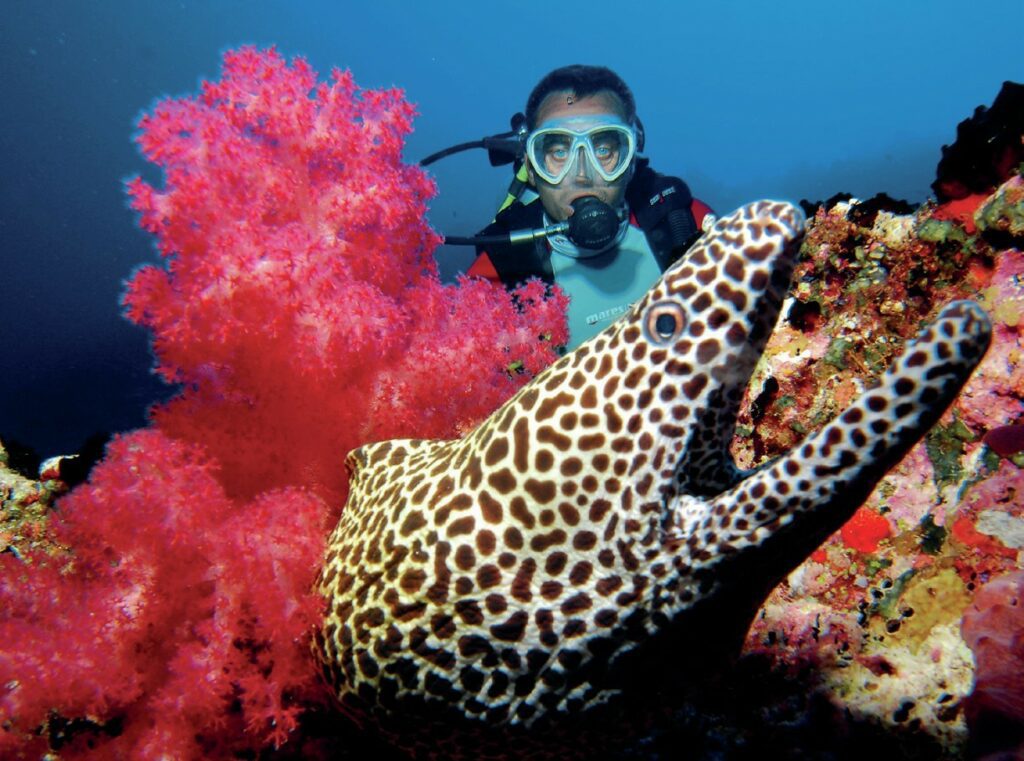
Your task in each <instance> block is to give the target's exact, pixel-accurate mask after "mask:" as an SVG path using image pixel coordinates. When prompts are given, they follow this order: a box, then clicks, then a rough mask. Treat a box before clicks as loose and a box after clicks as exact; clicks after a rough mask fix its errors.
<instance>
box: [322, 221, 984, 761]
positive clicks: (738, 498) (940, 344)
mask: <svg viewBox="0 0 1024 761" xmlns="http://www.w3.org/2000/svg"><path fill="white" fill-rule="evenodd" d="M803 226H804V219H803V215H802V213H801V212H800V210H799V209H797V208H795V207H794V206H791V205H790V204H786V203H780V202H774V201H760V202H757V203H754V204H751V205H749V206H745V207H743V208H741V209H739V210H737V211H736V212H734V213H733V214H731V215H730V216H728V217H724V218H723V219H721V220H719V221H718V223H717V224H716V225H715V226H714V228H713V229H712V230H710V231H709V232H708V233H707V234H706V235H705V236H704V237H703V238H702V239H701V240H700V241H699V242H698V243H697V244H696V245H695V246H693V248H691V249H690V250H689V251H688V252H687V253H686V255H685V256H684V257H683V258H682V259H681V260H680V261H679V262H677V263H676V264H674V265H673V266H672V267H671V268H669V270H667V271H666V272H665V274H664V275H663V276H662V278H661V279H660V280H659V281H658V282H657V283H655V284H654V286H653V287H652V288H651V290H650V291H649V292H648V293H647V294H646V295H645V296H644V298H642V299H641V300H640V301H639V302H638V303H637V304H635V305H634V307H633V308H632V309H631V311H630V312H628V313H627V314H626V315H624V316H623V317H622V318H621V319H620V320H619V321H618V322H616V323H615V324H614V325H612V326H610V327H609V328H608V329H607V330H605V331H604V332H603V333H601V334H599V335H597V336H595V337H594V338H593V339H591V340H590V341H588V342H586V343H585V344H583V345H582V346H580V347H579V348H578V349H577V350H575V351H574V352H572V353H570V354H568V355H566V356H565V357H563V358H561V359H560V360H559V361H558V362H556V363H554V364H553V365H551V366H550V367H549V368H547V369H546V370H545V371H544V372H542V373H540V374H539V375H538V376H537V377H536V378H534V379H533V381H532V382H530V383H529V384H528V385H526V386H524V387H523V388H522V389H520V391H519V392H518V393H517V394H516V395H515V396H513V397H512V398H511V399H510V400H509V401H508V402H506V403H505V404H504V405H503V406H502V407H500V408H499V409H498V410H497V411H496V412H494V414H493V415H491V416H490V417H489V418H488V419H487V420H485V421H484V422H483V423H481V424H480V425H479V426H478V427H477V428H476V429H475V430H473V431H471V432H470V433H469V434H468V435H466V436H465V437H463V438H462V439H459V440H455V441H412V440H401V441H385V442H380V443H377V444H370V445H368V446H364V447H362V448H360V449H357V450H355V451H354V452H352V453H351V454H350V455H349V458H348V460H347V464H348V467H349V469H350V471H351V476H352V477H351V483H350V494H349V499H348V503H347V504H346V506H345V508H344V510H343V512H342V515H341V518H340V520H339V522H338V526H337V528H336V529H335V531H334V533H333V534H332V536H331V537H330V540H329V542H328V552H327V556H326V559H325V561H324V566H323V570H322V574H321V578H320V582H319V589H320V591H321V592H322V593H323V595H324V597H325V598H326V600H327V603H328V608H327V612H326V616H325V620H324V625H323V628H322V630H321V631H320V632H319V635H318V637H317V642H316V651H317V654H318V655H319V657H320V659H321V662H322V665H323V671H324V675H325V677H326V678H327V680H328V682H329V683H330V684H331V686H332V688H333V690H334V691H335V693H336V695H337V697H338V700H339V702H340V704H341V706H342V708H343V710H344V711H345V712H346V713H350V714H352V715H356V716H359V717H362V718H364V719H366V720H368V721H369V722H370V723H371V724H372V725H375V726H376V727H377V728H378V729H379V730H380V731H382V732H383V733H384V734H385V735H386V736H388V737H390V738H391V739H392V740H393V741H394V742H395V743H396V744H398V745H400V746H402V747H404V748H406V749H408V750H409V751H410V752H412V753H413V754H415V755H417V756H420V757H424V758H503V757H508V756H512V757H523V756H527V755H529V757H531V758H540V757H551V758H570V757H594V755H595V754H598V755H600V754H603V753H605V752H606V751H607V748H608V747H610V745H609V744H610V743H613V742H615V741H617V740H618V739H620V738H625V737H626V736H628V735H629V733H630V732H631V731H639V730H641V729H642V728H643V727H644V726H645V723H646V721H647V719H648V718H649V717H651V716H653V715H654V714H656V713H657V712H658V711H659V710H660V709H662V708H663V707H664V706H665V705H669V704H671V703H672V702H673V701H674V700H676V699H679V698H680V697H681V693H685V691H686V689H688V688H689V687H691V686H694V685H696V686H697V687H698V688H699V684H700V680H701V678H702V675H703V674H706V673H707V672H708V671H709V670H710V671H714V670H715V669H716V668H720V667H721V666H722V665H723V664H724V663H727V662H728V659H729V658H730V657H731V656H733V655H735V653H736V652H737V651H738V648H739V645H740V642H741V641H742V637H743V635H744V633H745V632H746V630H747V628H748V626H749V624H750V621H751V618H752V617H753V615H754V613H755V612H756V610H757V607H758V606H759V605H760V604H761V602H763V599H764V596H765V595H766V594H767V593H768V591H769V590H770V589H771V587H772V586H773V585H774V584H776V583H777V582H778V580H779V579H780V578H782V577H783V576H784V575H785V574H786V573H788V572H789V571H790V570H792V569H793V568H794V567H796V566H797V565H798V564H799V563H800V562H802V561H803V560H804V558H806V557H807V555H808V554H810V553H811V552H812V551H813V550H814V549H815V547H817V546H818V544H820V542H821V541H823V540H824V539H825V538H826V537H827V536H828V535H829V534H830V533H831V532H832V531H834V530H835V529H836V528H838V527H839V526H840V525H842V523H843V522H844V521H845V520H846V519H847V518H848V517H849V516H850V515H851V514H852V513H853V511H854V510H856V508H857V506H858V505H859V504H861V502H862V501H863V500H864V498H865V497H866V496H867V495H868V493H869V492H870V491H871V489H872V488H873V487H874V485H875V483H877V481H878V479H879V478H881V477H882V475H883V474H884V473H885V471H886V470H887V469H888V468H889V467H891V466H892V465H893V463H895V462H896V461H897V460H899V458H900V457H902V456H903V454H904V453H905V452H906V451H907V449H909V448H910V447H911V446H912V445H913V444H914V443H915V442H916V441H917V440H918V439H919V438H920V437H921V436H922V435H923V434H924V433H925V432H926V431H927V430H928V428H929V427H930V426H931V425H932V424H934V422H935V421H936V420H937V419H938V417H939V415H941V413H942V412H943V410H945V409H946V407H947V406H948V405H949V403H950V402H951V401H952V399H953V397H954V396H955V395H956V393H957V392H958V390H959V388H960V386H961V385H962V384H963V383H964V381H965V380H966V378H967V376H968V375H969V374H970V372H971V371H972V369H973V368H974V366H975V365H976V364H977V363H978V362H979V361H980V359H981V356H982V355H983V354H984V351H985V349H986V347H987V344H988V340H989V334H990V327H989V324H988V320H987V319H986V317H985V315H984V313H983V312H982V311H981V309H980V308H979V307H978V306H977V305H975V304H972V303H969V302H955V303H953V304H950V305H948V306H947V307H946V308H945V309H944V310H943V311H942V312H941V313H940V314H939V316H938V319H937V320H936V321H935V322H934V323H933V324H932V325H930V326H929V327H927V328H926V329H925V330H924V331H923V332H922V333H921V335H920V336H919V337H918V338H917V339H916V340H915V341H913V342H911V343H910V344H909V345H908V346H907V347H906V349H905V351H904V353H903V354H902V355H901V356H900V357H899V358H898V359H897V360H896V362H895V363H894V364H893V366H892V367H891V368H890V369H889V370H888V371H887V372H886V373H885V375H884V376H883V377H882V379H881V382H880V384H879V385H878V386H877V387H876V388H873V389H871V390H869V391H867V392H865V393H864V394H863V395H862V396H861V397H860V398H859V399H858V400H857V401H856V402H855V403H854V404H853V405H852V406H851V407H850V408H849V409H847V410H846V411H844V412H843V413H842V414H841V415H840V416H839V417H838V418H836V419H835V420H833V421H832V422H831V423H829V424H828V425H827V426H825V427H824V428H823V429H822V430H820V431H818V432H817V433H815V434H813V435H811V436H809V437H808V438H807V439H805V441H803V442H802V443H801V444H800V445H798V446H797V447H795V448H794V449H793V450H792V451H791V452H789V453H788V454H786V455H785V456H783V457H780V458H779V459H777V460H775V461H773V462H770V463H768V464H765V465H763V466H761V467H760V468H758V469H756V470H755V471H752V472H742V471H740V470H739V469H737V468H736V466H735V465H734V464H733V461H732V458H731V456H730V454H729V445H730V442H731V440H732V437H733V428H734V425H735V420H736V414H737V410H738V408H739V405H740V402H741V400H742V397H743V394H744V390H745V388H746V385H747V383H748V381H749V378H750V375H751V373H752V371H753V367H754V364H755V363H756V362H757V360H758V358H759V357H760V355H761V354H762V352H763V350H764V346H765V343H766V341H767V339H768V336H769V335H770V333H771V331H772V328H773V326H774V324H775V321H776V319H777V317H778V313H779V309H780V306H781V304H782V299H783V296H784V295H785V293H786V291H787V288H788V284H789V279H790V276H791V273H792V268H793V263H794V260H795V258H796V255H797V251H798V249H799V245H800V243H801V240H802V237H803Z"/></svg>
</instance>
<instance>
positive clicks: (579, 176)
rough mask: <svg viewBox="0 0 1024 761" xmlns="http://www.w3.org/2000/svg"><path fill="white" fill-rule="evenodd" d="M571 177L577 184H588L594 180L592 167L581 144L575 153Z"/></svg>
mask: <svg viewBox="0 0 1024 761" xmlns="http://www.w3.org/2000/svg"><path fill="white" fill-rule="evenodd" d="M574 169H575V171H574V172H573V179H574V180H575V181H576V184H577V185H590V184H592V183H593V181H594V168H593V167H592V166H590V161H589V160H588V159H587V154H586V151H585V150H584V149H583V147H582V146H581V147H580V149H579V150H578V151H577V153H576V166H575V167H574Z"/></svg>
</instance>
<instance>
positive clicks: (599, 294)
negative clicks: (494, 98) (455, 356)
mask: <svg viewBox="0 0 1024 761" xmlns="http://www.w3.org/2000/svg"><path fill="white" fill-rule="evenodd" d="M512 127H513V131H512V132H510V133H505V134H503V135H498V136H495V138H485V139H484V140H483V141H480V142H478V143H472V144H470V143H467V144H463V145H462V146H456V147H454V148H452V149H449V150H448V151H445V152H442V153H440V154H435V155H434V156H432V157H429V158H428V159H424V161H423V162H421V163H423V164H426V163H429V162H430V161H432V160H436V158H439V157H440V156H441V155H447V154H448V153H450V152H453V151H455V150H461V149H463V148H465V147H471V146H483V147H486V148H488V150H489V151H490V153H491V163H492V164H498V163H502V161H501V158H500V156H501V154H502V151H503V150H504V151H506V154H505V155H508V156H513V155H514V158H513V159H510V160H514V161H515V164H516V178H515V179H514V180H513V183H512V186H511V187H510V188H509V196H508V197H507V198H506V202H505V204H503V205H502V208H501V209H500V210H499V212H498V214H497V216H496V217H495V219H494V221H493V222H492V223H491V224H490V225H488V226H487V227H486V228H484V229H483V230H482V231H481V232H480V233H479V234H478V235H476V236H473V237H472V238H456V237H451V236H449V237H446V243H449V244H470V245H475V246H476V249H477V258H476V260H475V261H474V262H473V264H472V265H471V266H470V267H469V269H468V271H467V274H468V275H470V276H480V277H484V278H488V279H490V280H492V281H495V282H500V283H502V284H503V285H505V286H506V287H508V288H512V287H514V286H516V285H518V284H520V283H521V282H522V281H524V280H526V279H528V278H531V277H539V278H541V279H542V280H543V281H545V282H547V283H549V284H557V285H559V286H560V287H561V288H562V289H563V290H565V292H566V293H567V294H568V295H569V298H570V303H569V315H568V316H569V344H568V345H567V347H566V349H567V350H571V349H573V348H575V347H576V346H578V345H579V344H580V343H582V342H583V341H585V340H587V339H588V338H590V337H591V336H593V335H595V334H596V333H598V332H600V331H601V330H603V329H604V328H606V327H607V326H608V325H609V324H610V323H611V322H613V321H614V320H615V319H617V318H618V317H619V315H621V314H623V313H624V312H626V311H627V310H628V309H629V308H630V306H631V305H632V304H633V303H634V302H635V301H636V300H638V299H639V298H640V297H641V296H643V294H644V293H646V292H647V290H648V288H649V287H650V286H651V284H652V283H653V282H654V281H655V280H656V279H657V278H658V277H659V276H660V275H661V273H662V272H663V271H664V270H665V269H666V268H667V267H668V266H669V265H671V264H672V262H674V261H675V260H676V259H677V258H678V257H679V256H680V255H682V253H683V252H685V251H686V249H687V248H689V246H690V245H691V244H692V243H693V242H694V241H695V240H696V239H697V237H699V236H700V234H701V233H702V231H703V230H707V229H709V228H710V227H711V225H712V224H713V223H714V216H713V215H712V213H711V210H710V208H709V207H708V206H707V205H705V204H704V203H702V202H700V201H698V200H696V199H694V198H693V197H692V195H691V194H690V190H689V188H688V187H687V186H686V183H684V182H683V181H682V180H681V179H679V178H677V177H670V176H666V175H662V174H659V173H658V172H655V171H654V170H653V169H651V168H650V166H649V165H648V161H647V159H646V158H642V157H640V156H638V155H637V154H638V153H639V152H640V151H642V150H643V147H644V133H643V125H642V124H641V122H640V120H639V119H638V118H637V115H636V105H635V102H634V99H633V94H632V92H631V91H630V89H629V87H627V86H626V84H625V82H623V81H622V79H621V78H620V77H619V76H618V75H617V74H615V73H614V72H613V71H611V70H610V69H607V68H605V67H601V66H583V65H573V66H566V67H563V68H559V69H556V70H554V71H552V72H550V73H549V74H547V75H546V76H545V77H544V78H543V79H541V81H540V82H539V83H538V84H537V86H536V87H534V89H533V92H531V93H530V97H529V99H528V100H527V103H526V113H525V115H523V114H517V115H516V117H513V120H512ZM496 156H498V158H497V159H496Z"/></svg>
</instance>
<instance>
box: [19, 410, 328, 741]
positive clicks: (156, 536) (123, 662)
mask: <svg viewBox="0 0 1024 761" xmlns="http://www.w3.org/2000/svg"><path fill="white" fill-rule="evenodd" d="M214 473H215V466H214V464H213V463H212V462H211V461H209V460H208V458H206V457H205V456H203V455H201V454H199V453H198V452H197V451H195V450H194V449H193V448H191V447H190V446H188V445H186V444H184V443H182V442H178V441H174V440H172V439H169V438H167V437H166V436H165V435H163V434H162V433H160V432H159V431H155V430H146V431H138V432H136V433H133V434H130V435H127V436H122V437H118V438H117V439H115V441H114V442H112V443H111V445H110V447H109V449H108V453H107V458H106V460H105V461H104V462H103V463H101V464H100V465H99V466H98V467H97V468H96V469H95V471H94V472H93V474H92V477H91V478H90V481H89V483H88V484H87V485H85V486H83V487H82V488H80V489H77V490H76V491H74V492H73V493H72V494H70V495H69V496H68V497H66V498H65V499H64V500H62V501H61V503H60V510H59V515H58V517H56V518H55V519H54V520H53V523H52V530H53V533H54V535H55V538H56V539H57V540H59V541H61V542H63V543H66V544H67V545H69V546H71V547H73V549H74V554H73V556H72V557H69V558H54V557H46V556H36V557H33V558H32V561H33V565H25V564H23V563H21V562H20V561H17V560H14V559H13V557H12V556H4V568H3V573H2V574H0V590H2V593H3V599H4V601H5V605H6V608H5V610H4V616H3V618H2V620H0V638H2V640H3V641H4V642H17V643H18V646H17V649H16V650H5V651H4V652H3V653H2V654H0V683H2V684H4V685H5V687H4V690H3V692H2V693H0V714H2V715H3V716H5V717H6V720H7V721H8V722H12V724H13V726H9V727H7V728H8V729H9V730H10V733H9V734H8V736H7V737H6V740H7V741H8V743H13V744H16V741H17V740H18V736H19V735H20V734H21V733H23V732H26V731H27V730H31V729H33V728H34V727H36V726H39V725H41V724H43V723H44V722H45V721H46V719H47V716H48V713H49V712H50V711H54V712H56V713H57V714H58V715H60V716H63V717H66V718H75V717H83V718H88V719H89V720H91V721H94V722H99V723H105V722H108V721H110V720H111V719H114V718H118V717H124V716H128V717H130V720H129V721H127V722H125V725H124V731H123V732H122V733H121V735H120V736H119V737H117V738H116V739H113V740H111V741H110V744H111V746H110V748H109V751H110V752H112V753H113V752H120V753H122V754H123V755H124V757H126V758H127V757H131V758H144V757H158V756H168V755H169V756H171V757H175V758H188V757H198V756H202V755H205V754H208V753H214V752H215V751H217V750H231V749H232V748H231V747H230V745H231V741H230V739H229V740H228V742H227V745H228V747H227V748H224V747H221V746H222V744H223V743H224V742H225V740H224V738H225V735H224V734H223V733H222V732H220V729H221V725H222V724H223V723H224V722H225V720H226V717H227V716H229V715H232V714H234V716H235V720H236V721H244V722H245V723H247V724H248V725H249V726H250V727H251V728H252V730H253V731H252V732H251V733H250V740H249V742H248V743H247V744H243V745H242V747H246V745H248V746H249V747H250V748H253V749H255V748H259V746H260V745H261V744H262V743H263V742H265V741H266V740H267V739H268V738H270V737H272V736H274V735H275V733H279V732H280V731H281V730H282V729H283V730H284V731H285V732H287V731H288V730H290V729H292V728H294V726H295V722H294V719H290V718H289V717H290V715H291V714H290V711H291V706H290V701H291V700H293V698H294V694H296V693H302V692H303V691H309V689H310V685H311V684H315V676H314V674H315V672H314V669H313V667H312V664H310V663H309V661H308V657H307V655H306V648H305V646H304V644H303V642H304V639H305V637H306V636H307V634H308V632H309V630H310V628H311V627H312V626H314V625H315V623H316V621H317V620H318V616H319V614H320V601H319V599H318V598H317V597H316V596H315V595H313V594H312V593H311V591H310V587H311V584H312V582H313V578H314V575H315V573H316V563H315V562H312V559H313V558H316V557H318V555H319V553H321V552H322V551H323V533H322V532H323V530H324V528H325V527H326V524H327V520H326V519H327V515H328V512H329V511H328V509H327V506H326V505H325V504H324V503H323V501H322V500H320V499H319V498H317V497H316V496H315V495H313V494H310V493H308V492H306V491H304V490H301V489H297V488H290V489H285V490H281V491H278V492H275V493H273V494H266V495H263V496H261V497H259V498H257V499H256V500H254V501H253V502H252V503H250V504H239V503H236V502H233V501H232V500H230V499H228V498H227V497H226V496H225V494H224V490H223V489H222V488H221V486H220V484H219V483H218V482H217V480H216V478H215V477H214ZM233 704H235V705H237V708H235V709H232V705H233ZM18 730H20V732H19V731H18ZM197 736H198V737H203V736H206V739H205V740H203V741H200V740H199V739H197ZM227 737H228V738H230V737H231V735H230V734H228V735H227Z"/></svg>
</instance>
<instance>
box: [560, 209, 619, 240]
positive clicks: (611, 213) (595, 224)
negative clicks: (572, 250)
mask: <svg viewBox="0 0 1024 761" xmlns="http://www.w3.org/2000/svg"><path fill="white" fill-rule="evenodd" d="M572 208H573V213H572V216H571V217H569V220H568V222H569V230H568V232H567V233H566V234H567V235H568V236H569V240H571V241H572V242H573V243H575V244H576V245H577V246H579V247H580V248H589V249H596V250H600V249H602V248H604V247H605V246H607V245H608V244H609V243H611V242H612V241H613V240H615V237H616V236H617V235H618V234H619V225H620V223H621V220H620V219H619V215H618V214H617V213H616V211H615V209H613V208H612V207H611V206H609V205H608V204H606V203H605V202H604V201H601V200H600V199H598V198H595V197H594V196H583V197H582V198H577V199H576V200H575V201H573V202H572Z"/></svg>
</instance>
